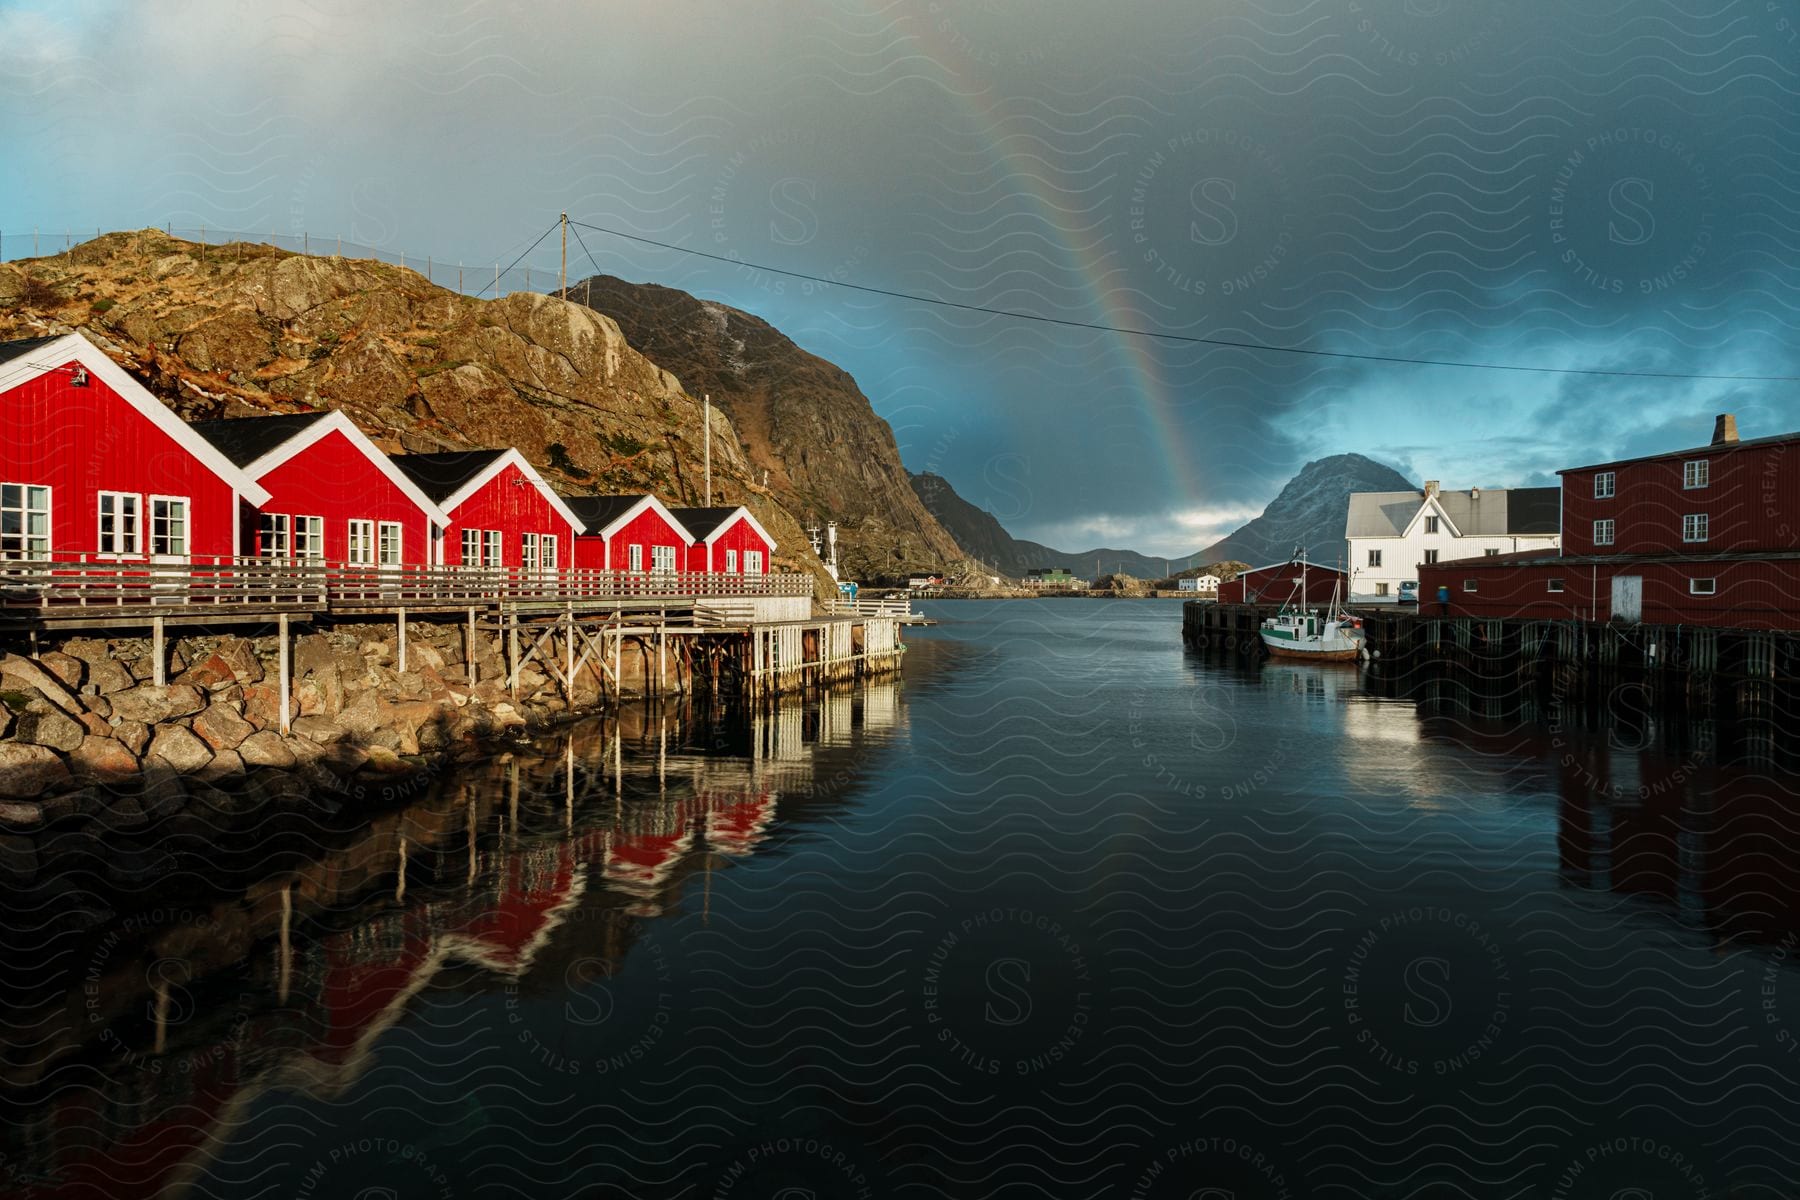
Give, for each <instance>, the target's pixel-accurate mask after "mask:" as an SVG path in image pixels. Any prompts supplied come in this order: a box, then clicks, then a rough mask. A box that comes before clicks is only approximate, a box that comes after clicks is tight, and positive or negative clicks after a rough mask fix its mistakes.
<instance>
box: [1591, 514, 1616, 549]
mask: <svg viewBox="0 0 1800 1200" xmlns="http://www.w3.org/2000/svg"><path fill="white" fill-rule="evenodd" d="M1616 532H1617V528H1616V526H1615V525H1614V524H1613V519H1612V518H1611V517H1601V518H1600V519H1599V520H1597V521H1595V522H1594V545H1596V546H1610V545H1612V544H1613V536H1614V535H1615V533H1616Z"/></svg>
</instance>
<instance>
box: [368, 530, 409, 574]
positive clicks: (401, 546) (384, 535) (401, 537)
mask: <svg viewBox="0 0 1800 1200" xmlns="http://www.w3.org/2000/svg"><path fill="white" fill-rule="evenodd" d="M390 534H391V535H392V540H391V541H390V540H389V535H390ZM390 546H392V547H393V551H394V557H393V558H392V559H389V558H388V548H389V547H390ZM405 562H406V526H404V525H402V524H401V523H400V522H399V521H378V522H376V524H375V563H376V565H377V566H382V567H398V566H403V565H404V564H405Z"/></svg>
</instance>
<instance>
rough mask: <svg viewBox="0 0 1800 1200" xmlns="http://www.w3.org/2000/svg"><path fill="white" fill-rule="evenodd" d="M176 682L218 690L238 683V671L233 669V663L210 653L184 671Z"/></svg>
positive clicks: (208, 689)
mask: <svg viewBox="0 0 1800 1200" xmlns="http://www.w3.org/2000/svg"><path fill="white" fill-rule="evenodd" d="M175 682H176V683H187V684H192V685H193V686H194V687H197V688H205V689H206V690H207V691H214V692H216V691H218V690H219V689H220V688H227V687H230V686H231V685H232V684H234V683H236V682H237V672H236V671H234V670H232V669H231V664H230V663H228V662H226V661H225V660H224V659H223V658H221V657H220V656H219V655H217V654H209V655H207V656H206V657H205V658H203V659H201V660H200V661H199V662H197V663H195V664H194V665H193V666H191V667H189V668H188V669H187V670H185V671H183V672H182V673H181V674H180V676H179V677H177V678H176V680H175Z"/></svg>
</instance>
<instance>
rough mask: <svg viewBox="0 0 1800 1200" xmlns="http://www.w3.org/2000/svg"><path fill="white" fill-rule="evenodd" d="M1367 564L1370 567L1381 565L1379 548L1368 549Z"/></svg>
mask: <svg viewBox="0 0 1800 1200" xmlns="http://www.w3.org/2000/svg"><path fill="white" fill-rule="evenodd" d="M1369 565H1370V566H1371V567H1379V566H1380V565H1381V551H1379V550H1371V551H1369Z"/></svg>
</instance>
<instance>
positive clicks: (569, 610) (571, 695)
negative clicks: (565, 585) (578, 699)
mask: <svg viewBox="0 0 1800 1200" xmlns="http://www.w3.org/2000/svg"><path fill="white" fill-rule="evenodd" d="M563 698H564V699H565V700H567V701H568V702H569V708H570V709H571V710H573V709H574V707H575V606H574V604H570V605H568V606H567V607H565V608H564V609H563Z"/></svg>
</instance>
